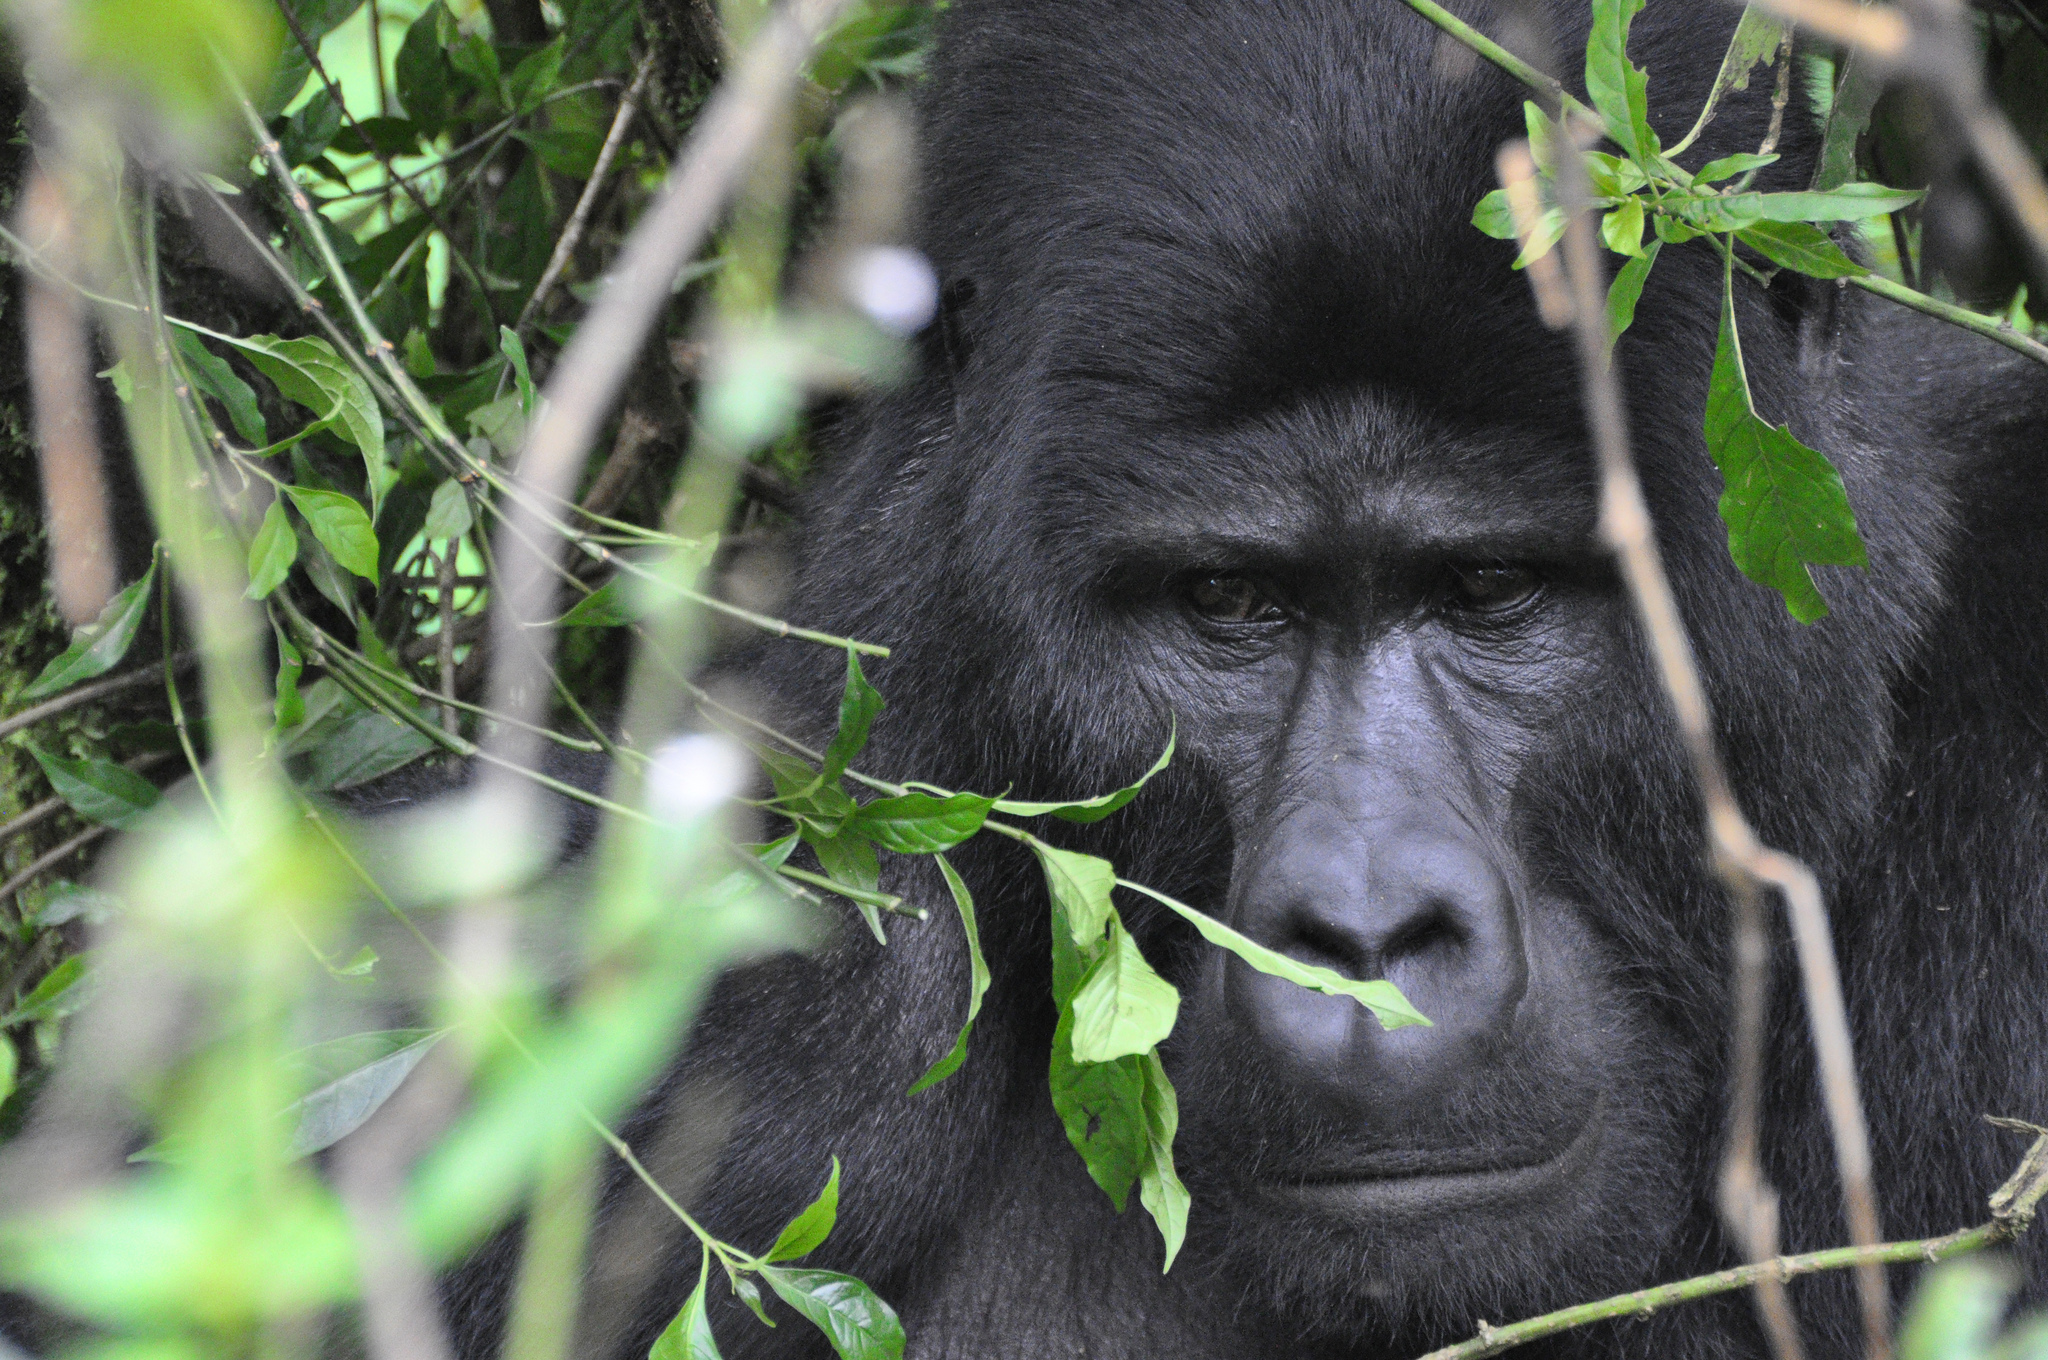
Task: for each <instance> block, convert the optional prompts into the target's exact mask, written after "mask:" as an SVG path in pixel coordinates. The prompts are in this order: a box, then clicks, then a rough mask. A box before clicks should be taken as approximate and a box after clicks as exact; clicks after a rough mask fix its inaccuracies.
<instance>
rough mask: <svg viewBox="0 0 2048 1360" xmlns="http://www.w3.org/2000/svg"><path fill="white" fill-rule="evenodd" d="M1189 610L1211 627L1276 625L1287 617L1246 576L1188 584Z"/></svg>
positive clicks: (1221, 577)
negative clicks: (1241, 624) (1213, 624)
mask: <svg viewBox="0 0 2048 1360" xmlns="http://www.w3.org/2000/svg"><path fill="white" fill-rule="evenodd" d="M1187 601H1188V605H1189V607H1190V608H1192V609H1193V610H1194V611H1195V612H1196V613H1197V614H1200V615H1201V616H1202V617H1203V618H1205V619H1208V620H1210V621H1211V622H1214V623H1276V622H1278V621H1279V620H1281V619H1282V618H1284V617H1286V615H1285V614H1284V613H1283V612H1282V610H1281V608H1280V606H1279V605H1277V604H1274V603H1273V601H1272V600H1271V599H1269V598H1267V596H1266V593H1265V592H1264V591H1262V590H1260V589H1259V587H1258V586H1257V585H1256V584H1255V583H1254V582H1253V581H1252V580H1251V578H1249V577H1246V576H1204V577H1200V578H1198V579H1196V580H1194V581H1192V582H1190V583H1189V585H1188V587H1187Z"/></svg>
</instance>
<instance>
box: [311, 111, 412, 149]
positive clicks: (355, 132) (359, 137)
mask: <svg viewBox="0 0 2048 1360" xmlns="http://www.w3.org/2000/svg"><path fill="white" fill-rule="evenodd" d="M333 145H334V149H335V150H336V151H339V152H341V153H342V154H343V155H347V156H368V155H373V154H374V155H381V156H414V155H418V154H419V149H420V129H419V125H418V124H416V123H414V122H413V121H412V120H411V119H410V118H388V117H386V118H377V117H371V118H358V119H356V121H355V122H354V124H352V125H351V126H349V127H345V128H343V129H342V130H341V131H340V132H338V133H336V134H335V136H334V142H333Z"/></svg>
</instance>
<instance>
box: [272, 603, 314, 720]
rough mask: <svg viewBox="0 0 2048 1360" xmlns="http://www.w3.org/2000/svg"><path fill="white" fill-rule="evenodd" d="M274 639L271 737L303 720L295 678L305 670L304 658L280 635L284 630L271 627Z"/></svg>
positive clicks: (303, 708)
mask: <svg viewBox="0 0 2048 1360" xmlns="http://www.w3.org/2000/svg"><path fill="white" fill-rule="evenodd" d="M272 631H273V633H274V634H275V636H276V638H277V685H276V697H275V698H274V700H273V701H272V703H271V714H272V717H273V720H274V722H273V726H272V728H271V730H272V732H273V733H276V734H279V735H281V734H282V733H283V732H284V731H285V729H286V728H289V727H296V726H298V725H299V724H300V723H302V722H304V721H305V720H306V701H305V699H304V698H303V697H302V696H301V695H300V694H299V676H300V675H301V674H302V673H303V672H304V671H305V669H306V658H305V657H304V656H303V655H301V654H300V652H299V649H298V648H297V647H296V646H295V645H293V643H292V640H291V639H290V638H288V637H286V636H285V635H284V629H283V628H281V627H273V630H272Z"/></svg>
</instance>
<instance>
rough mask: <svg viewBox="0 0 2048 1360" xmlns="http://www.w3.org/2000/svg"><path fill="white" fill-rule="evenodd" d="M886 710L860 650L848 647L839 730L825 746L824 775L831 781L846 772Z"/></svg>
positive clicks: (840, 705) (825, 779)
mask: <svg viewBox="0 0 2048 1360" xmlns="http://www.w3.org/2000/svg"><path fill="white" fill-rule="evenodd" d="M881 712H882V696H881V694H880V693H879V692H877V691H876V689H875V687H874V686H873V685H870V684H869V683H868V678H867V677H866V676H865V675H863V674H861V670H860V653H858V652H856V651H854V650H853V649H852V648H851V647H849V648H847V649H846V688H845V690H844V691H843V692H842V693H841V695H840V696H839V731H838V732H837V733H835V734H834V735H833V737H832V744H831V745H830V746H827V747H826V748H825V768H824V770H823V771H822V772H821V777H822V778H823V779H824V781H825V782H826V783H828V784H829V783H831V782H832V781H833V780H835V779H837V778H839V776H840V775H842V774H844V773H846V767H847V765H848V764H850V763H851V762H852V760H853V758H854V757H855V756H857V755H859V754H860V753H861V748H863V747H865V746H866V745H867V744H868V729H869V728H871V727H873V726H874V724H875V719H876V717H878V716H879V715H880V714H881Z"/></svg>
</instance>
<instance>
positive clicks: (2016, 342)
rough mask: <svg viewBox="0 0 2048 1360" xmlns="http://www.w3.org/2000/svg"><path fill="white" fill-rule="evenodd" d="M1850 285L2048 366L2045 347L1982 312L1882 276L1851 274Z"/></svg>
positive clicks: (2047, 351)
mask: <svg viewBox="0 0 2048 1360" xmlns="http://www.w3.org/2000/svg"><path fill="white" fill-rule="evenodd" d="M1849 282H1850V283H1853V284H1855V285H1856V286H1857V287H1858V288H1861V289H1862V290H1863V291H1864V292H1866V293H1875V294H1877V295H1878V296H1879V297H1881V298H1890V299H1891V300H1892V301H1893V302H1896V303H1898V304H1899V305H1900V306H1901V307H1910V308H1912V309H1913V310H1914V311H1916V312H1921V313H1924V314H1926V315H1928V316H1932V317H1938V318H1940V319H1941V320H1943V321H1946V322H1948V323H1949V324H1950V325H1954V326H1960V327H1962V328H1963V329H1964V330H1966V331H1968V332H1970V333H1971V334H1972V335H1981V336H1983V337H1984V338H1985V339H1986V340H1991V341H1995V342H1996V343H1998V344H2001V345H2004V346H2005V347H2006V348H2007V349H2009V350H2013V351H2015V352H2016V353H2020V354H2024V355H2026V356H2027V357H2028V358H2029V359H2032V360H2033V361H2034V362H2035V363H2039V364H2048V345H2044V344H2042V343H2041V342H2040V341H2039V340H2035V339H2032V338H2030V337H2028V336H2024V335H2021V334H2020V333H2019V332H2018V331H2016V330H2014V329H2013V328H2012V323H2011V322H2010V321H2005V320H2001V319H2000V318H1998V317H1995V316H1985V315H1984V314H1982V313H1981V312H1973V311H1970V310H1969V309H1968V308H1966V307H1958V306H1955V305H1954V304H1953V303H1948V302H1943V301H1941V300H1940V299H1938V298H1931V297H1929V296H1927V294H1925V293H1921V292H1915V291H1914V290H1913V289H1911V288H1908V287H1906V286H1905V285H1904V284H1902V283H1895V282H1893V281H1892V280H1891V279H1888V278H1886V277H1885V276H1884V275H1882V274H1877V273H1870V274H1854V275H1851V276H1850V278H1849Z"/></svg>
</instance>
